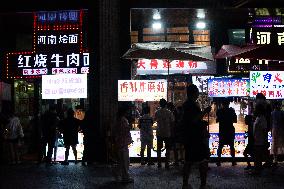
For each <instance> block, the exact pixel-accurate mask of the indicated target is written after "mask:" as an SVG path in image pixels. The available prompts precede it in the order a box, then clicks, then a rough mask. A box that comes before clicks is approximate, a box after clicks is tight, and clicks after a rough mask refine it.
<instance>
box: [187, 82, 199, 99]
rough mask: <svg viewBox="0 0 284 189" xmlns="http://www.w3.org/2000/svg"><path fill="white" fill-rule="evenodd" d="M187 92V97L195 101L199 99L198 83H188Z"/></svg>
mask: <svg viewBox="0 0 284 189" xmlns="http://www.w3.org/2000/svg"><path fill="white" fill-rule="evenodd" d="M186 92H187V98H188V99H191V100H193V101H196V100H197V98H198V95H199V91H198V88H197V86H196V85H194V84H191V85H188V86H187V89H186Z"/></svg>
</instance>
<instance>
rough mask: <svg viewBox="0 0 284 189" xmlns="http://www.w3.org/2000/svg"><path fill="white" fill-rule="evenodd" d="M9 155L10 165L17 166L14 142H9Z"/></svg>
mask: <svg viewBox="0 0 284 189" xmlns="http://www.w3.org/2000/svg"><path fill="white" fill-rule="evenodd" d="M8 145H9V154H10V157H9V158H10V163H12V164H15V163H16V157H15V149H14V144H13V142H12V141H9V143H8Z"/></svg>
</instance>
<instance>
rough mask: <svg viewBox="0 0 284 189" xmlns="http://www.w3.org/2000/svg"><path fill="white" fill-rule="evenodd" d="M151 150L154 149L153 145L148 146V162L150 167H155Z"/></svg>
mask: <svg viewBox="0 0 284 189" xmlns="http://www.w3.org/2000/svg"><path fill="white" fill-rule="evenodd" d="M151 149H152V145H151V144H147V162H148V165H153V161H152V157H151Z"/></svg>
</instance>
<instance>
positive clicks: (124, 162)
mask: <svg viewBox="0 0 284 189" xmlns="http://www.w3.org/2000/svg"><path fill="white" fill-rule="evenodd" d="M121 152H122V153H121V160H120V163H121V178H122V181H125V182H128V181H131V180H132V179H131V178H130V176H129V172H128V171H129V150H128V147H125V148H123V149H122V151H121Z"/></svg>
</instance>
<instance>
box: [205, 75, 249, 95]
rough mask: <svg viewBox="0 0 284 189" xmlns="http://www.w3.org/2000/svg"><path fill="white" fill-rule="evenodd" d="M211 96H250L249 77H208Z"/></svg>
mask: <svg viewBox="0 0 284 189" xmlns="http://www.w3.org/2000/svg"><path fill="white" fill-rule="evenodd" d="M208 96H209V97H233V96H249V79H230V78H214V79H208Z"/></svg>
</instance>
